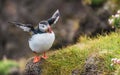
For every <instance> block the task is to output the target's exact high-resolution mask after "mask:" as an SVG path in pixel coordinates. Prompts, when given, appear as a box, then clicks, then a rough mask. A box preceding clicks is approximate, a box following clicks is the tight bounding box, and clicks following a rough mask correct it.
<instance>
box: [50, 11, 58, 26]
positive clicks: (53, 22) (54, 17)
mask: <svg viewBox="0 0 120 75" xmlns="http://www.w3.org/2000/svg"><path fill="white" fill-rule="evenodd" d="M59 17H60V12H59V10H57V11H56V12H55V13H54V14H53V15H52V17H51V18H50V19H48V23H49V24H50V25H52V24H56V22H57V21H58V19H59Z"/></svg>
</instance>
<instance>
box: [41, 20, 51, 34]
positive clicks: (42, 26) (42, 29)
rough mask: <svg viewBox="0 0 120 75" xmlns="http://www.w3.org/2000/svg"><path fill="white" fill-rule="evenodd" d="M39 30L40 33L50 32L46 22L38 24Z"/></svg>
mask: <svg viewBox="0 0 120 75" xmlns="http://www.w3.org/2000/svg"><path fill="white" fill-rule="evenodd" d="M39 30H40V31H42V32H49V33H51V31H52V29H51V27H50V25H49V24H48V22H46V21H43V22H40V23H39Z"/></svg>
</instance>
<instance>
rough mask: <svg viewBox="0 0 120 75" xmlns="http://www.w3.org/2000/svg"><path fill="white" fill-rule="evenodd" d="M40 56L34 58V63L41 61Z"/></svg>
mask: <svg viewBox="0 0 120 75" xmlns="http://www.w3.org/2000/svg"><path fill="white" fill-rule="evenodd" d="M40 59H41V58H40V56H35V57H34V59H33V63H37V62H40Z"/></svg>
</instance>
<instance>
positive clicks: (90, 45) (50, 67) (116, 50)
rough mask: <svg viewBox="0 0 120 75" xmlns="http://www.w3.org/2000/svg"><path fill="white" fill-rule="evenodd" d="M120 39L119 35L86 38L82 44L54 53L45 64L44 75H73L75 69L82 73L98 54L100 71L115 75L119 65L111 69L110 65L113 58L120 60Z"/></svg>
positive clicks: (104, 74) (104, 73)
mask: <svg viewBox="0 0 120 75" xmlns="http://www.w3.org/2000/svg"><path fill="white" fill-rule="evenodd" d="M119 37H120V34H119V33H111V34H110V35H106V36H98V37H97V38H94V39H90V38H88V39H87V38H86V37H85V40H84V38H82V43H77V44H76V45H73V46H69V47H67V48H63V49H59V50H57V51H54V52H53V53H51V54H50V55H49V56H50V58H49V59H48V60H47V61H46V62H45V63H44V65H43V70H42V73H43V75H71V74H72V71H73V70H75V69H78V70H79V71H80V72H82V71H83V69H84V66H85V61H86V59H87V58H88V57H90V56H91V55H93V54H97V56H96V59H98V60H99V63H98V64H97V66H98V70H102V72H103V73H102V74H103V75H106V74H107V75H110V74H115V73H116V71H118V69H119V68H118V65H116V66H114V67H111V66H110V64H111V58H115V57H117V58H120V38H119ZM80 40H81V38H80ZM83 41H85V42H83ZM118 73H119V71H118Z"/></svg>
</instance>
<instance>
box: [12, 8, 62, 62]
mask: <svg viewBox="0 0 120 75" xmlns="http://www.w3.org/2000/svg"><path fill="white" fill-rule="evenodd" d="M59 17H60V13H59V10H56V11H55V13H54V14H53V15H52V17H51V18H49V19H47V20H43V21H40V22H39V24H38V25H37V26H36V27H33V25H32V24H23V23H19V22H15V21H14V22H10V23H12V24H14V25H15V26H17V27H19V28H21V29H23V31H26V32H30V33H32V34H31V36H30V38H29V40H28V43H29V47H30V49H31V50H32V52H33V53H34V54H35V56H34V58H33V63H37V62H39V61H40V60H41V58H43V59H47V58H48V57H47V56H46V51H48V50H49V49H50V48H51V47H52V45H53V42H54V40H55V33H54V32H53V30H52V26H53V25H54V24H56V22H57V21H58V19H59ZM39 53H43V56H42V57H40V56H39Z"/></svg>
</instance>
